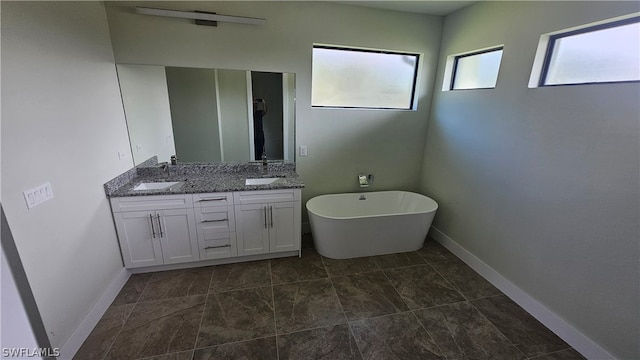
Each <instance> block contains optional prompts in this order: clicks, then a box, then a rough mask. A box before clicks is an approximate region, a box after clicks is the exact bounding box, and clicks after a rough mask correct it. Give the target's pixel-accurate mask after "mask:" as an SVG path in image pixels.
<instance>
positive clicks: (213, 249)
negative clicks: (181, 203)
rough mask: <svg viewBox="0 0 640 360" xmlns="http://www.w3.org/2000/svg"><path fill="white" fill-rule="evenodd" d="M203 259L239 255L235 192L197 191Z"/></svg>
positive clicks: (200, 245) (199, 241)
mask: <svg viewBox="0 0 640 360" xmlns="http://www.w3.org/2000/svg"><path fill="white" fill-rule="evenodd" d="M193 206H194V209H195V215H196V231H197V233H198V247H199V249H200V260H208V259H221V258H228V257H234V256H238V248H237V246H236V221H235V212H234V208H233V193H211V194H194V195H193Z"/></svg>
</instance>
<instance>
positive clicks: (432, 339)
mask: <svg viewBox="0 0 640 360" xmlns="http://www.w3.org/2000/svg"><path fill="white" fill-rule="evenodd" d="M409 312H411V315H413V317H414V318H415V319H416V321H417V322H418V325H419V326H420V327H421V328H422V330H424V332H425V333H427V336H428V337H429V339H431V341H432V342H433V344H434V345H435V346H436V347H437V348H438V350H440V355H442V356H443V357H444V358H445V359H447V358H448V356H446V355H445V354H444V351H442V348H441V347H440V345H438V342H437V341H436V340H435V339H434V338H433V337H432V336H431V334H430V333H429V330H427V328H426V327H424V325H423V324H422V321H420V319H418V315H416V313H415V311H414V310H409ZM445 326H446V324H445ZM446 327H447V330H448V329H449V327H448V326H446ZM451 339H452V340H453V343H454V344H456V347H458V350H460V352H461V353H463V354H464V351H463V350H462V349H461V348H460V346H459V345H458V343H457V342H456V339H455V338H454V337H453V336H451Z"/></svg>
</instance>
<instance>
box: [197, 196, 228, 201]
mask: <svg viewBox="0 0 640 360" xmlns="http://www.w3.org/2000/svg"><path fill="white" fill-rule="evenodd" d="M225 200H227V198H226V197H219V198H211V199H200V200H198V201H225Z"/></svg>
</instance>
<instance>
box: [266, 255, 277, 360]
mask: <svg viewBox="0 0 640 360" xmlns="http://www.w3.org/2000/svg"><path fill="white" fill-rule="evenodd" d="M269 281H271V302H272V304H273V332H274V334H275V337H276V359H278V360H279V359H280V349H279V348H278V319H277V318H276V295H275V291H274V290H273V268H272V267H271V260H269Z"/></svg>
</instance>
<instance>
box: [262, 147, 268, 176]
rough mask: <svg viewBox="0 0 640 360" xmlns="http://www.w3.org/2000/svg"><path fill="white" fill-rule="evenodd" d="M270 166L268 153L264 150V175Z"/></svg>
mask: <svg viewBox="0 0 640 360" xmlns="http://www.w3.org/2000/svg"><path fill="white" fill-rule="evenodd" d="M268 168H269V163H268V162H267V153H266V152H263V153H262V174H263V175H266V174H267V170H268Z"/></svg>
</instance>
